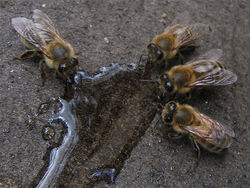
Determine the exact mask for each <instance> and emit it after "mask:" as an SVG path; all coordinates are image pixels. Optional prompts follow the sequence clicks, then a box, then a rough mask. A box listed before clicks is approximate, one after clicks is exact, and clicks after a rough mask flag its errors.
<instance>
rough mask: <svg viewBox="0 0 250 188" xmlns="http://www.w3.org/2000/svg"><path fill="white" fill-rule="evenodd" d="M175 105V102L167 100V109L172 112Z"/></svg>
mask: <svg viewBox="0 0 250 188" xmlns="http://www.w3.org/2000/svg"><path fill="white" fill-rule="evenodd" d="M176 107H177V105H176V103H175V102H169V104H168V109H169V111H170V112H174V111H175V109H176Z"/></svg>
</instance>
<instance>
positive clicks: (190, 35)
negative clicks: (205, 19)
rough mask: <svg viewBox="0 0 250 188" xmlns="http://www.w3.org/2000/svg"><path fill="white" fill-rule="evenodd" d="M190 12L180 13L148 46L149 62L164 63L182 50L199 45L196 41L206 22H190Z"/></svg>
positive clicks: (201, 33)
mask: <svg viewBox="0 0 250 188" xmlns="http://www.w3.org/2000/svg"><path fill="white" fill-rule="evenodd" d="M190 21H191V17H190V15H189V13H188V12H184V13H182V14H180V15H178V16H177V17H176V18H175V19H174V20H173V22H172V23H171V24H170V25H169V26H168V27H167V28H166V29H165V31H164V32H163V33H161V34H159V35H157V36H156V37H154V39H153V40H152V42H151V43H150V44H148V46H147V49H146V50H147V53H148V63H151V64H152V63H162V62H166V61H167V60H168V59H172V58H173V57H175V56H176V54H179V55H180V57H182V56H181V52H182V51H186V50H191V49H194V48H195V47H197V45H196V44H195V41H196V40H197V39H198V38H200V37H201V36H202V35H203V31H204V30H205V28H206V25H205V24H201V23H197V24H190Z"/></svg>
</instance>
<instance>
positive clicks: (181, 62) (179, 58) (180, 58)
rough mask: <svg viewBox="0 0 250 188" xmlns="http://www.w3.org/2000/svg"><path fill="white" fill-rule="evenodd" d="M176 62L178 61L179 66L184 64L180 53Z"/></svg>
mask: <svg viewBox="0 0 250 188" xmlns="http://www.w3.org/2000/svg"><path fill="white" fill-rule="evenodd" d="M178 60H179V63H180V64H182V65H183V64H184V57H183V55H182V54H181V52H180V51H179V52H178Z"/></svg>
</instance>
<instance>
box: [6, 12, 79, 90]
mask: <svg viewBox="0 0 250 188" xmlns="http://www.w3.org/2000/svg"><path fill="white" fill-rule="evenodd" d="M32 18H33V21H32V20H30V19H27V18H24V17H17V18H12V20H11V23H12V26H13V27H14V29H15V30H16V31H17V32H18V34H19V35H20V36H21V40H22V42H23V43H24V45H25V46H26V47H27V48H29V50H26V51H25V52H24V53H23V54H21V55H20V56H18V57H17V59H19V60H26V59H29V58H32V57H34V56H40V57H41V58H42V60H41V61H40V64H39V65H40V73H41V78H42V85H44V82H45V79H46V75H45V72H44V68H45V65H47V66H48V67H49V68H53V69H55V70H56V73H57V75H58V76H59V77H61V78H62V79H63V80H64V81H67V78H68V76H70V75H73V74H75V72H76V71H77V69H78V66H79V61H78V58H77V57H76V55H75V52H74V49H73V48H72V46H71V45H70V44H69V43H67V42H66V41H65V40H63V38H62V37H61V36H60V34H59V32H58V30H57V29H56V28H55V26H54V24H53V22H52V21H51V20H50V18H49V17H48V16H47V15H46V14H45V13H43V12H42V11H40V10H38V9H35V10H34V11H33V17H32Z"/></svg>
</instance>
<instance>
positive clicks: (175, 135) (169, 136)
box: [168, 133, 184, 140]
mask: <svg viewBox="0 0 250 188" xmlns="http://www.w3.org/2000/svg"><path fill="white" fill-rule="evenodd" d="M183 137H184V134H181V133H168V138H170V139H174V140H177V139H180V138H183Z"/></svg>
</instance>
